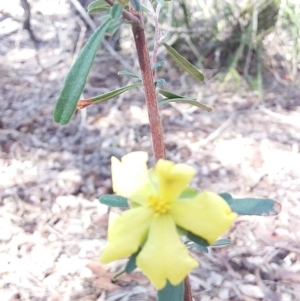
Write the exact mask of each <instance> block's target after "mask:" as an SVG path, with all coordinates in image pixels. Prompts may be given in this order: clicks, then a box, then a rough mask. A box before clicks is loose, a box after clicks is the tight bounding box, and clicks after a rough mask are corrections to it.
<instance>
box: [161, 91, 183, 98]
mask: <svg viewBox="0 0 300 301" xmlns="http://www.w3.org/2000/svg"><path fill="white" fill-rule="evenodd" d="M158 93H159V94H161V95H162V96H164V97H166V98H169V99H172V98H185V96H181V95H177V94H174V93H172V92H170V91H167V90H163V89H159V90H158Z"/></svg>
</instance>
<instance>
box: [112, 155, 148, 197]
mask: <svg viewBox="0 0 300 301" xmlns="http://www.w3.org/2000/svg"><path fill="white" fill-rule="evenodd" d="M147 160H148V154H147V153H145V152H132V153H129V154H127V155H125V156H124V157H123V158H122V159H121V161H119V160H118V159H117V158H115V157H112V158H111V173H112V184H113V190H114V192H115V193H116V194H118V195H120V196H123V197H125V198H129V197H130V196H131V195H132V194H133V193H134V192H135V191H136V190H137V189H139V188H140V187H141V186H144V185H145V184H146V183H148V182H149V178H148V170H147Z"/></svg>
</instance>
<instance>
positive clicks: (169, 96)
mask: <svg viewBox="0 0 300 301" xmlns="http://www.w3.org/2000/svg"><path fill="white" fill-rule="evenodd" d="M158 93H159V94H161V95H162V96H165V97H166V98H164V99H161V100H159V101H158V104H159V105H163V104H166V103H169V102H182V103H188V104H191V105H193V106H196V107H198V108H201V109H204V110H205V111H207V112H211V111H212V108H210V107H208V106H206V105H205V104H203V103H201V102H199V101H197V100H196V99H195V98H191V97H186V96H181V95H177V94H175V93H172V92H170V91H167V90H163V89H159V90H158Z"/></svg>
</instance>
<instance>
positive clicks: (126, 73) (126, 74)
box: [118, 70, 141, 79]
mask: <svg viewBox="0 0 300 301" xmlns="http://www.w3.org/2000/svg"><path fill="white" fill-rule="evenodd" d="M118 75H124V76H129V77H134V78H138V79H141V77H140V76H138V75H135V74H133V73H131V72H129V71H126V70H121V71H119V72H118Z"/></svg>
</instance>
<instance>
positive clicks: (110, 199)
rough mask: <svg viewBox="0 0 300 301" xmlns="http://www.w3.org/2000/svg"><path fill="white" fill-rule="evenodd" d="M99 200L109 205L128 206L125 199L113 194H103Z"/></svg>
mask: <svg viewBox="0 0 300 301" xmlns="http://www.w3.org/2000/svg"><path fill="white" fill-rule="evenodd" d="M99 202H100V203H101V204H103V205H107V206H111V207H126V208H127V207H129V204H128V201H127V199H125V198H123V197H121V196H118V195H115V194H104V195H102V196H101V197H100V198H99Z"/></svg>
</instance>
